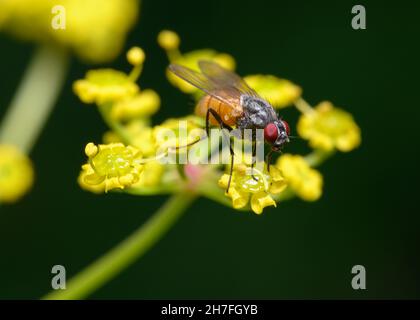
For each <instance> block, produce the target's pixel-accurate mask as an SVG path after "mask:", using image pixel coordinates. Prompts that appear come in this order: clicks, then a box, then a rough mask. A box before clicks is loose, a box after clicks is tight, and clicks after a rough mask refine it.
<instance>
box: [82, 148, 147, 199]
mask: <svg viewBox="0 0 420 320" xmlns="http://www.w3.org/2000/svg"><path fill="white" fill-rule="evenodd" d="M85 153H86V156H88V162H87V163H86V164H84V165H83V166H82V172H81V173H80V176H79V184H80V185H81V186H82V187H83V188H84V189H86V190H89V191H92V192H96V193H102V192H104V191H105V192H107V191H109V190H112V189H116V188H119V189H124V188H126V187H129V186H131V185H133V184H135V183H137V182H138V181H139V179H140V174H141V172H142V171H143V163H142V161H141V159H142V154H141V152H140V151H139V150H138V149H136V148H134V147H132V146H127V147H126V146H124V145H123V144H122V143H112V144H107V145H103V144H100V145H95V144H93V143H91V142H90V143H88V144H87V145H86V148H85Z"/></svg>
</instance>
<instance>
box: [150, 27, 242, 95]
mask: <svg viewBox="0 0 420 320" xmlns="http://www.w3.org/2000/svg"><path fill="white" fill-rule="evenodd" d="M158 43H159V45H160V46H161V47H162V48H163V49H164V50H165V51H166V53H167V55H168V58H169V61H170V62H171V63H177V64H180V65H182V66H185V67H188V68H190V69H193V70H197V71H198V64H197V63H198V61H200V60H210V61H214V62H217V63H218V64H220V65H221V66H222V67H224V68H226V69H228V70H235V65H236V63H235V59H233V57H232V56H231V55H229V54H227V53H219V52H217V51H215V50H211V49H202V50H194V51H191V52H187V53H184V54H181V52H180V51H179V44H180V40H179V36H178V35H177V34H176V33H175V32H173V31H169V30H163V31H161V32H160V33H159V35H158ZM166 76H167V77H168V80H169V82H170V83H172V84H173V85H174V86H175V87H177V88H179V89H180V90H181V91H183V92H185V93H196V92H197V90H198V89H197V88H195V87H194V86H192V85H190V84H188V83H187V82H185V81H184V80H182V79H180V78H179V77H177V76H175V75H174V74H173V73H171V72H170V71H169V70H167V71H166Z"/></svg>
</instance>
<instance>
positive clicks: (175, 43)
mask: <svg viewBox="0 0 420 320" xmlns="http://www.w3.org/2000/svg"><path fill="white" fill-rule="evenodd" d="M180 42H181V40H180V39H179V36H178V34H176V33H175V32H173V31H170V30H162V31H161V32H159V35H158V43H159V45H160V46H161V47H162V48H163V49H165V50H167V51H172V50H178V48H179V44H180Z"/></svg>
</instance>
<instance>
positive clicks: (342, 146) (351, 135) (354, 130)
mask: <svg viewBox="0 0 420 320" xmlns="http://www.w3.org/2000/svg"><path fill="white" fill-rule="evenodd" d="M297 131H298V133H299V135H300V136H302V138H304V139H307V140H309V144H310V145H311V147H313V148H319V149H322V150H325V151H332V150H334V149H337V150H339V151H343V152H347V151H351V150H353V149H354V148H356V147H358V146H359V145H360V143H361V133H360V128H359V127H358V125H357V124H356V122H355V121H354V119H353V117H352V115H351V114H350V113H348V112H346V111H344V110H342V109H339V108H335V107H334V106H333V105H332V103H331V102H328V101H324V102H321V103H320V104H319V105H318V106H316V107H315V108H314V109H313V111H311V112H306V113H304V114H302V115H301V117H300V119H299V121H298V124H297Z"/></svg>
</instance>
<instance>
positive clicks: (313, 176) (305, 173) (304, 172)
mask: <svg viewBox="0 0 420 320" xmlns="http://www.w3.org/2000/svg"><path fill="white" fill-rule="evenodd" d="M276 167H277V168H278V169H280V170H281V172H282V174H283V176H284V178H285V179H286V180H287V183H288V185H289V186H290V187H291V188H292V190H293V191H294V192H295V193H296V194H297V195H298V196H299V197H300V198H302V199H303V200H306V201H315V200H318V199H319V198H320V197H321V195H322V184H323V179H322V175H321V173H319V172H318V171H317V170H315V169H312V168H311V167H310V166H309V165H308V164H307V163H306V161H305V159H304V158H303V157H301V156H299V155H291V154H284V155H282V156H281V157H279V158H278V159H277V163H276Z"/></svg>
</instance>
